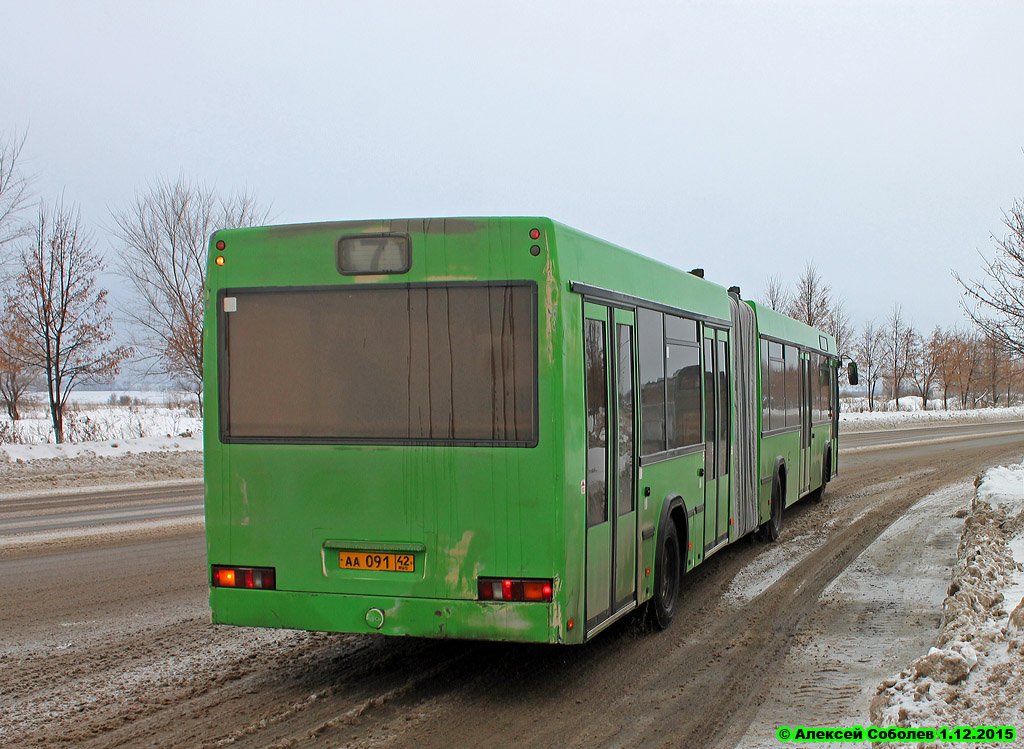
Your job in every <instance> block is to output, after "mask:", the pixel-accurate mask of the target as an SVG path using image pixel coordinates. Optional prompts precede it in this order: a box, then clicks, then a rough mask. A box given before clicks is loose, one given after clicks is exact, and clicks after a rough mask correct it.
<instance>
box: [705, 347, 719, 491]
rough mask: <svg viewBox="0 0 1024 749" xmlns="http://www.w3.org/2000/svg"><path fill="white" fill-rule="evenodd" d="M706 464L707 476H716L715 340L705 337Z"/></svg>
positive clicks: (711, 477) (710, 477)
mask: <svg viewBox="0 0 1024 749" xmlns="http://www.w3.org/2000/svg"><path fill="white" fill-rule="evenodd" d="M704 445H705V453H704V465H705V466H707V467H706V468H705V471H706V473H707V478H709V479H713V478H714V477H715V475H716V474H715V466H716V465H717V463H716V462H715V342H714V340H713V339H711V338H705V339H704Z"/></svg>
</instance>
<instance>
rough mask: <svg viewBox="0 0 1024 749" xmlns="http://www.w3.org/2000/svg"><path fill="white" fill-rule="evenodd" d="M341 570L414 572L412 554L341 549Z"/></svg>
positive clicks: (414, 566)
mask: <svg viewBox="0 0 1024 749" xmlns="http://www.w3.org/2000/svg"><path fill="white" fill-rule="evenodd" d="M339 562H340V564H341V569H343V570H379V571H383V572H415V571H416V565H415V563H414V562H413V555H412V554H378V553H376V552H364V551H358V552H354V551H343V552H341V553H340V554H339Z"/></svg>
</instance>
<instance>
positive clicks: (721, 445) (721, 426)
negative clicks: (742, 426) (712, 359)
mask: <svg viewBox="0 0 1024 749" xmlns="http://www.w3.org/2000/svg"><path fill="white" fill-rule="evenodd" d="M719 335H722V334H721V333H719ZM716 364H717V367H716V369H717V371H718V475H719V476H725V475H726V474H727V473H729V427H730V424H729V366H728V365H729V344H728V343H726V342H725V341H719V342H718V361H717V363H716Z"/></svg>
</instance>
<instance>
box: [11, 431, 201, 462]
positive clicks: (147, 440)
mask: <svg viewBox="0 0 1024 749" xmlns="http://www.w3.org/2000/svg"><path fill="white" fill-rule="evenodd" d="M202 449H203V435H202V432H200V433H199V434H189V435H187V436H185V435H177V436H173V435H163V436H154V437H140V438H137V439H116V438H115V439H109V440H102V441H100V440H95V441H87V442H65V443H64V444H62V445H54V444H52V443H48V444H39V443H37V444H27V445H0V462H17V461H19V460H21V461H26V460H42V459H45V458H81V457H85V458H113V457H119V456H122V455H131V454H133V453H151V452H182V451H190V450H202Z"/></svg>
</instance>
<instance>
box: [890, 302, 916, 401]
mask: <svg viewBox="0 0 1024 749" xmlns="http://www.w3.org/2000/svg"><path fill="white" fill-rule="evenodd" d="M916 335H917V333H916V332H915V331H914V328H913V326H911V325H910V324H909V323H907V321H906V320H904V319H903V308H902V307H900V305H899V304H893V305H892V312H890V313H889V320H888V322H887V324H886V327H885V330H884V332H883V341H884V343H883V350H884V351H885V366H884V373H885V374H884V376H885V377H887V378H888V380H889V385H890V386H891V388H892V397H893V400H895V401H896V410H897V411H898V410H899V408H900V386H901V385H902V384H903V380H905V379H906V377H907V374H908V372H909V371H910V368H911V364H912V362H913V359H912V349H913V344H914V340H915V336H916Z"/></svg>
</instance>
